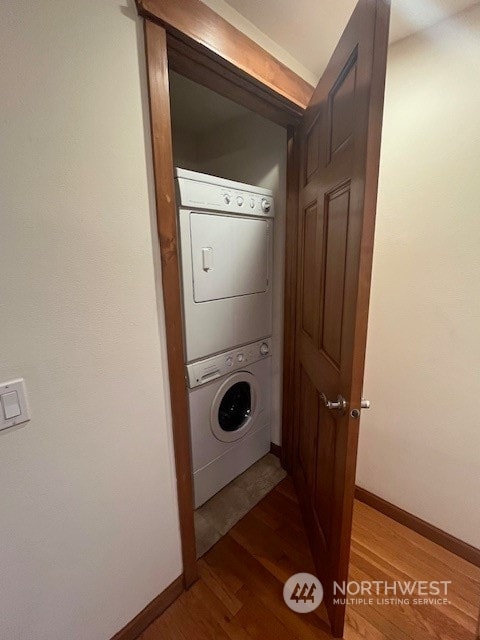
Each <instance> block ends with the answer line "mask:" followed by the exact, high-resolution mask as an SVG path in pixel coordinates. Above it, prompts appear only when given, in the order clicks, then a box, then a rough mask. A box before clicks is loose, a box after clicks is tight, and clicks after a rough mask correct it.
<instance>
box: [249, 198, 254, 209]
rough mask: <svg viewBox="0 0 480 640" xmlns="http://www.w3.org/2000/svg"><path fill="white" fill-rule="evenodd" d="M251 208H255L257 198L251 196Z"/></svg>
mask: <svg viewBox="0 0 480 640" xmlns="http://www.w3.org/2000/svg"><path fill="white" fill-rule="evenodd" d="M250 209H255V198H250Z"/></svg>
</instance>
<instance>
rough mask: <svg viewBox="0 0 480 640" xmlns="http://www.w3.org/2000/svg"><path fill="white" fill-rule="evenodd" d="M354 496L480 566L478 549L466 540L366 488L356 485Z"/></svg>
mask: <svg viewBox="0 0 480 640" xmlns="http://www.w3.org/2000/svg"><path fill="white" fill-rule="evenodd" d="M355 497H356V498H357V500H360V502H364V503H365V504H368V506H370V507H372V508H373V509H376V510H377V511H380V513H383V514H384V515H386V516H388V517H389V518H392V520H395V521H396V522H399V523H400V524H403V525H405V526H406V527H408V528H409V529H412V530H413V531H416V532H417V533H419V534H421V535H422V536H424V537H425V538H427V539H428V540H431V541H432V542H435V543H436V544H438V545H440V546H441V547H443V548H444V549H447V550H448V551H451V552H452V553H454V554H455V555H457V556H460V558H463V559H464V560H467V561H468V562H471V563H472V564H474V565H475V566H477V567H480V549H477V548H476V547H472V546H471V545H469V544H467V543H466V542H463V540H459V539H458V538H455V537H454V536H452V535H450V534H449V533H446V532H445V531H442V530H441V529H438V527H435V526H434V525H433V524H430V523H429V522H426V521H425V520H422V519H421V518H417V516H414V515H413V514H411V513H408V511H404V509H401V508H400V507H397V506H395V505H394V504H392V503H391V502H387V501H386V500H384V499H383V498H380V497H379V496H376V495H375V494H374V493H370V491H367V490H366V489H362V488H361V487H358V486H357V487H356V488H355Z"/></svg>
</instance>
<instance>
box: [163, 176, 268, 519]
mask: <svg viewBox="0 0 480 640" xmlns="http://www.w3.org/2000/svg"><path fill="white" fill-rule="evenodd" d="M175 180H176V187H177V204H178V222H179V237H180V255H181V267H182V290H183V312H184V313H183V315H184V335H185V348H186V353H185V358H186V363H185V364H186V380H187V387H188V396H189V406H190V429H191V442H192V458H193V478H194V489H195V508H197V507H199V506H200V505H202V504H203V503H204V502H206V501H207V500H208V499H209V498H211V497H212V496H213V495H214V494H215V493H217V491H219V490H220V489H221V488H222V487H224V486H225V485H226V484H228V483H229V482H231V480H233V479H234V478H235V477H237V476H238V475H239V474H240V473H242V472H243V471H245V469H247V468H248V467H249V466H250V465H252V464H253V463H254V462H256V461H257V460H258V459H259V458H261V457H262V456H263V455H265V454H266V453H267V452H268V451H269V449H270V414H271V407H270V404H271V388H272V363H271V348H272V340H271V335H272V268H273V260H272V257H273V255H272V254H273V216H274V202H273V197H272V192H271V191H269V190H267V189H262V188H259V187H254V186H250V185H246V184H243V183H239V182H232V181H230V180H225V179H223V178H216V177H213V176H210V175H206V174H202V173H198V172H194V171H187V170H185V169H177V170H176V172H175Z"/></svg>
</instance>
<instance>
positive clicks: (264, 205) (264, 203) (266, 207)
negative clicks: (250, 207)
mask: <svg viewBox="0 0 480 640" xmlns="http://www.w3.org/2000/svg"><path fill="white" fill-rule="evenodd" d="M271 208H272V205H271V204H270V202H269V201H268V200H267V199H266V198H262V211H264V212H265V213H268V212H269V211H270V209H271Z"/></svg>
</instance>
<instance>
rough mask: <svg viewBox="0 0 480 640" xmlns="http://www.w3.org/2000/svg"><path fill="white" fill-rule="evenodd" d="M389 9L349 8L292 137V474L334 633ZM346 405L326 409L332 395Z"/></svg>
mask: <svg viewBox="0 0 480 640" xmlns="http://www.w3.org/2000/svg"><path fill="white" fill-rule="evenodd" d="M388 21H389V5H388V3H387V2H386V1H385V0H360V2H359V4H358V5H357V7H356V9H355V11H354V13H353V15H352V18H351V20H350V21H349V23H348V25H347V28H346V30H345V32H344V34H343V35H342V38H341V40H340V42H339V44H338V46H337V48H336V49H335V52H334V54H333V56H332V59H331V60H330V63H329V65H328V67H327V69H326V71H325V74H324V75H323V77H322V79H321V80H320V83H319V85H318V87H317V88H316V90H315V92H314V94H313V97H312V102H311V104H310V106H309V107H308V109H307V111H306V114H305V117H304V122H303V124H302V127H301V128H300V130H299V138H300V162H301V167H300V176H301V179H300V186H299V212H300V215H299V217H298V227H297V269H296V291H297V304H296V332H295V364H294V369H295V374H294V375H295V382H294V391H295V394H294V412H293V413H294V417H295V433H294V445H295V451H294V454H293V473H294V478H295V482H296V486H297V490H298V493H299V498H300V502H301V504H302V509H303V513H304V516H305V522H306V525H307V529H308V532H309V537H310V541H311V545H312V551H313V555H314V558H315V563H316V567H317V570H318V574H319V578H320V580H321V581H322V583H323V587H324V592H325V603H326V606H327V610H328V613H329V617H330V622H331V625H332V631H333V633H334V635H335V636H336V637H341V636H342V634H343V626H344V617H345V607H344V606H343V605H340V604H338V603H336V604H334V602H333V584H334V582H335V581H336V582H342V581H344V580H347V579H348V560H349V551H350V536H351V519H352V509H353V497H354V489H355V466H356V455H357V443H358V429H359V420H358V418H356V417H355V412H354V414H353V416H352V414H351V412H352V410H353V409H355V410H359V409H360V401H361V392H362V384H363V367H364V358H365V343H366V332H367V315H368V296H369V287H370V273H371V259H372V247H373V232H374V221H375V206H376V192H377V181H378V163H379V153H380V135H381V120H382V109H383V92H384V83H385V67H386V53H387V42H388ZM340 395H341V396H342V397H343V398H345V400H346V405H345V407H343V405H340V408H338V409H333V408H328V407H327V400H328V401H337V397H338V396H340Z"/></svg>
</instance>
